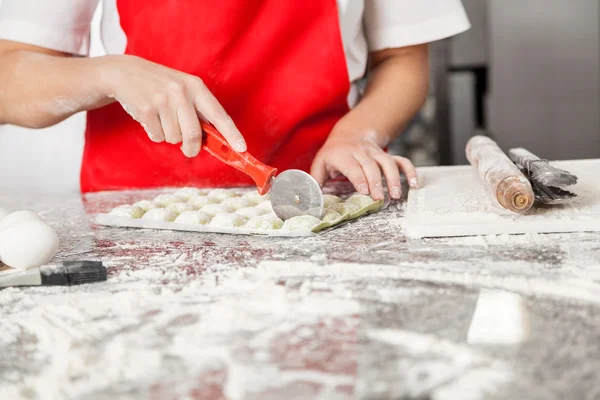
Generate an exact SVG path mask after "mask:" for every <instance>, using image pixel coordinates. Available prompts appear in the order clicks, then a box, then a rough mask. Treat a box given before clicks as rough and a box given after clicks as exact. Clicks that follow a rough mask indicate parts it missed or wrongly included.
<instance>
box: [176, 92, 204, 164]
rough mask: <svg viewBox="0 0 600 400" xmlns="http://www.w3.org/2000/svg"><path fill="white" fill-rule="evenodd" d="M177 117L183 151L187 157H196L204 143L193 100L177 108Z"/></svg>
mask: <svg viewBox="0 0 600 400" xmlns="http://www.w3.org/2000/svg"><path fill="white" fill-rule="evenodd" d="M177 118H178V120H179V126H180V128H181V136H182V139H183V144H182V145H181V151H182V152H183V154H185V156H186V157H196V156H197V155H198V153H200V147H201V145H202V128H200V121H199V120H198V115H197V114H196V109H195V107H194V105H193V104H192V103H191V102H186V103H183V104H181V105H180V106H179V108H178V109H177Z"/></svg>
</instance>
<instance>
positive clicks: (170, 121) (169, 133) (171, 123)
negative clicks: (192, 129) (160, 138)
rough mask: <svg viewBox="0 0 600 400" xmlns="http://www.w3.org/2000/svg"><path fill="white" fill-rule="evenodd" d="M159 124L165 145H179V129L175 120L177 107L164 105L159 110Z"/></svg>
mask: <svg viewBox="0 0 600 400" xmlns="http://www.w3.org/2000/svg"><path fill="white" fill-rule="evenodd" d="M159 117H160V124H161V126H162V129H163V132H164V134H165V141H166V142H167V143H171V144H176V143H181V128H180V127H179V121H178V119H177V105H165V106H161V107H160V108H159Z"/></svg>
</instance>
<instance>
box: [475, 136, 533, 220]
mask: <svg viewBox="0 0 600 400" xmlns="http://www.w3.org/2000/svg"><path fill="white" fill-rule="evenodd" d="M466 155H467V160H469V162H470V163H471V165H473V166H474V167H475V168H476V169H477V172H478V174H479V177H480V178H481V180H482V181H483V183H484V185H485V187H486V190H487V191H488V192H489V193H490V194H491V195H492V196H493V197H494V198H495V199H496V200H498V203H500V205H501V206H502V207H504V208H505V209H507V210H509V211H512V212H516V213H524V212H526V211H527V210H529V209H530V208H531V206H532V205H533V202H534V200H535V195H534V193H533V189H532V187H531V184H530V183H529V181H528V180H527V178H525V176H524V175H523V174H522V173H521V171H520V170H519V168H518V167H517V166H516V165H515V164H514V163H513V162H512V161H511V160H510V158H508V156H507V155H506V154H504V152H503V151H502V150H501V149H500V147H498V145H497V144H496V142H494V141H493V140H492V139H490V138H488V137H486V136H473V137H472V138H471V139H470V140H469V142H468V143H467V148H466Z"/></svg>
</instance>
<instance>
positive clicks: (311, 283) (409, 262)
mask: <svg viewBox="0 0 600 400" xmlns="http://www.w3.org/2000/svg"><path fill="white" fill-rule="evenodd" d="M334 189H335V190H337V191H344V190H346V189H347V188H343V187H337V188H334ZM153 194H154V193H153V192H106V193H96V194H88V195H84V196H80V195H70V196H52V195H44V196H31V195H27V196H25V195H23V196H19V195H0V201H1V202H2V204H3V205H4V206H5V207H7V208H14V209H16V208H21V209H22V208H27V209H31V210H34V211H38V212H40V214H41V216H42V217H43V218H44V219H46V221H48V222H49V223H50V225H51V226H52V227H54V228H55V229H56V231H57V232H58V235H59V238H60V249H59V253H58V256H57V260H59V261H63V260H102V261H103V262H104V264H105V265H106V266H107V267H108V281H107V282H103V283H97V284H90V285H82V286H76V287H40V288H8V289H4V290H1V291H0V316H1V318H0V354H1V355H0V399H21V398H23V399H50V398H51V399H115V398H118V399H176V398H177V399H221V398H223V399H224V398H227V399H242V398H243V399H328V400H329V399H350V398H364V399H380V398H394V399H407V400H408V399H512V398H523V399H563V398H572V399H584V398H585V399H595V398H600V379H599V378H600V372H599V371H600V333H599V332H600V251H599V250H600V234H598V233H571V234H547V235H542V234H526V235H511V236H509V235H499V236H478V237H464V238H445V239H419V240H409V239H407V238H406V236H405V234H404V231H403V229H404V228H403V221H404V217H403V215H404V208H405V202H404V201H402V202H399V203H392V204H390V205H389V206H388V207H387V208H386V209H385V210H382V211H381V212H379V213H375V214H372V215H369V216H366V217H364V218H362V219H360V220H357V221H355V222H353V223H351V224H347V225H345V226H343V227H340V228H339V229H334V230H332V231H330V232H327V233H324V234H322V235H318V236H314V237H305V238H281V237H261V236H233V235H222V234H210V233H197V232H175V231H153V230H136V229H119V228H110V227H101V226H97V225H95V224H94V223H93V215H94V214H96V213H99V212H106V211H108V210H110V209H111V208H112V207H114V206H116V205H119V204H123V203H130V202H132V201H135V200H139V199H142V198H147V197H148V196H151V195H153Z"/></svg>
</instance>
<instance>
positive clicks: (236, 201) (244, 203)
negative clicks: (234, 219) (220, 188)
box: [221, 197, 254, 211]
mask: <svg viewBox="0 0 600 400" xmlns="http://www.w3.org/2000/svg"><path fill="white" fill-rule="evenodd" d="M221 204H223V205H225V206H227V207H229V208H231V209H232V210H234V211H237V210H239V209H241V208H246V207H250V206H252V205H254V204H253V203H252V201H250V200H248V199H245V198H243V197H233V198H230V199H225V200H223V202H222V203H221Z"/></svg>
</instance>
